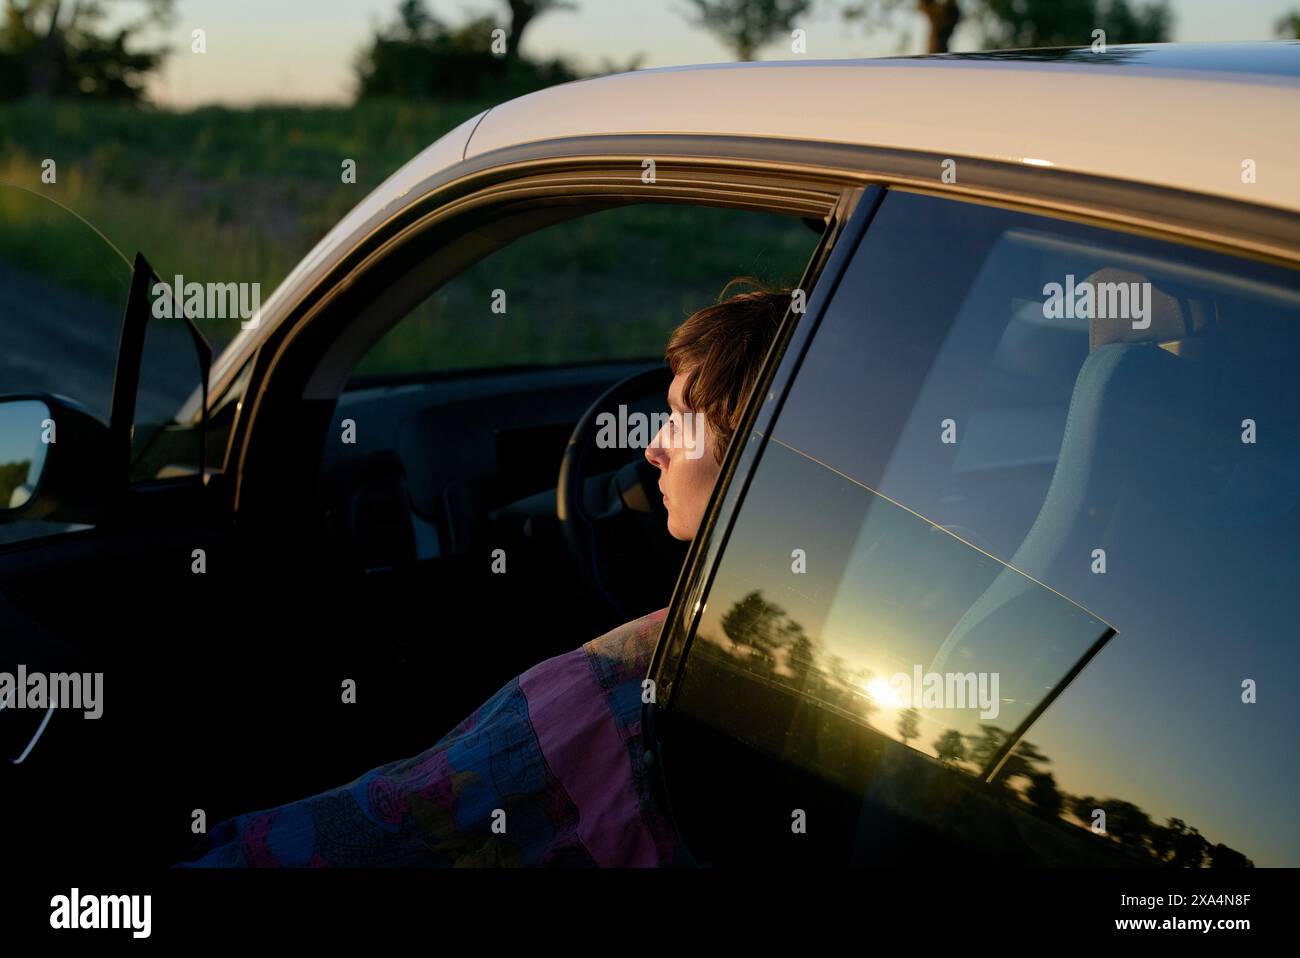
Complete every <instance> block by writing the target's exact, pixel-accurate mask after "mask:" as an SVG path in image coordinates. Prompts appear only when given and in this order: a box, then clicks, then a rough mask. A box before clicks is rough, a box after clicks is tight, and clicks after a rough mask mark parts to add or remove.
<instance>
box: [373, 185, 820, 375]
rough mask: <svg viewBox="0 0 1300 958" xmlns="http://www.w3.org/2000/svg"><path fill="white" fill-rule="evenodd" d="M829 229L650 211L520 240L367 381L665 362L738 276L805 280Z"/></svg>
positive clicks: (426, 313)
mask: <svg viewBox="0 0 1300 958" xmlns="http://www.w3.org/2000/svg"><path fill="white" fill-rule="evenodd" d="M817 226H818V229H816V230H813V229H809V226H808V224H807V223H806V222H805V221H804V220H801V219H799V218H798V217H793V216H789V215H778V214H774V213H767V212H757V211H751V210H737V209H726V208H716V207H704V206H688V205H677V204H640V205H635V206H625V207H617V208H615V209H609V210H603V211H600V212H596V213H591V214H589V215H586V216H581V217H578V218H576V219H573V220H568V221H566V222H563V223H559V224H556V225H553V226H550V227H547V228H545V229H542V230H540V231H538V232H535V233H531V234H528V235H525V236H523V237H520V238H519V239H517V240H515V241H514V242H513V243H511V244H510V245H509V246H507V247H505V248H503V249H501V250H498V251H496V252H494V253H493V254H491V255H490V256H487V257H485V258H484V259H482V260H480V261H479V262H478V263H476V264H474V265H473V266H471V267H470V268H469V269H467V270H465V271H464V272H463V273H461V274H459V275H458V276H456V277H455V278H454V279H452V280H451V281H450V282H448V283H446V284H444V285H443V286H442V287H441V288H439V289H438V290H437V291H436V292H435V293H433V294H432V295H431V296H430V297H429V298H428V299H427V300H425V301H424V302H423V303H422V304H421V305H420V306H419V307H417V308H416V309H415V310H413V311H412V312H411V313H409V314H408V315H407V316H406V317H404V318H403V319H402V320H401V321H399V322H398V323H397V325H395V326H394V327H393V328H392V329H391V330H389V332H388V333H387V334H386V335H385V336H384V337H383V338H382V339H381V340H380V341H379V342H378V343H376V345H375V346H374V347H372V349H371V350H370V351H369V353H368V354H367V355H366V356H365V357H364V358H363V359H362V360H361V362H360V363H359V364H358V365H357V367H356V368H355V370H354V371H353V376H354V378H355V379H361V378H367V379H372V378H374V377H376V376H379V377H385V376H394V375H405V374H421V373H437V372H445V371H451V370H465V369H474V368H499V367H503V366H528V365H546V366H558V365H566V364H575V363H582V362H602V361H605V362H607V361H618V360H629V359H657V358H662V356H663V351H664V346H665V344H666V342H667V338H668V333H669V332H670V331H671V330H672V329H673V328H674V327H675V326H676V325H677V324H679V323H680V322H681V321H682V320H683V319H685V318H686V317H687V316H688V315H689V314H690V313H691V312H693V311H695V310H697V309H699V308H700V307H701V306H702V305H707V304H708V303H711V302H713V301H714V299H715V298H716V297H717V295H718V292H719V290H720V289H721V287H722V284H723V283H725V282H726V280H727V279H729V278H731V277H732V276H734V275H737V274H738V273H755V274H757V275H759V276H761V277H762V278H764V279H767V280H769V281H771V282H782V281H784V282H787V283H789V284H790V285H795V284H797V282H798V280H799V277H800V275H801V273H802V272H803V269H804V267H805V266H806V265H807V262H808V256H809V252H810V250H811V249H812V248H813V246H814V245H815V244H816V241H817V237H818V233H819V232H820V227H821V221H820V220H818V221H817Z"/></svg>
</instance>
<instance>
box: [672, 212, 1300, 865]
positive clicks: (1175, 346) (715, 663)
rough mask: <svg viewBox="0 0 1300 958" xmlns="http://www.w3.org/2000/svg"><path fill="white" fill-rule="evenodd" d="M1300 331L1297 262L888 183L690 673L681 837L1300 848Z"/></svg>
mask: <svg viewBox="0 0 1300 958" xmlns="http://www.w3.org/2000/svg"><path fill="white" fill-rule="evenodd" d="M1297 357H1300V281H1298V280H1297V274H1296V272H1295V271H1292V270H1288V269H1284V268H1280V267H1275V266H1269V265H1265V264H1262V263H1258V262H1253V261H1248V260H1245V259H1239V258H1234V257H1230V256H1227V255H1223V254H1219V253H1213V252H1209V251H1205V250H1200V249H1192V248H1188V247H1183V246H1179V245H1174V244H1170V243H1167V242H1162V241H1159V240H1157V239H1153V238H1148V237H1142V236H1137V235H1131V234H1127V233H1119V232H1112V231H1107V230H1103V229H1101V228H1098V227H1093V226H1085V225H1081V224H1077V223H1072V222H1066V221H1061V220H1055V219H1050V218H1045V217H1042V216H1036V215H1030V214H1028V213H1023V212H1016V211H1012V210H1006V209H999V208H995V207H992V206H984V205H976V204H971V203H963V202H956V201H953V200H949V199H940V198H936V197H932V196H927V195H921V194H911V193H901V192H891V193H890V194H888V195H887V196H886V197H885V199H884V201H883V203H882V205H881V208H880V209H879V211H878V212H877V214H876V217H875V219H874V221H873V222H872V224H871V226H870V228H869V229H868V231H867V233H866V235H865V238H864V239H863V241H862V243H861V245H860V247H859V249H858V251H857V252H856V254H855V256H854V259H853V261H852V262H851V264H850V266H849V268H848V271H847V272H846V274H845V277H844V279H843V280H842V281H841V283H840V286H839V288H838V290H837V291H836V294H835V297H834V299H833V300H832V301H831V303H830V304H829V306H828V309H827V312H826V314H825V316H824V317H823V320H822V322H821V325H820V328H819V329H818V330H817V332H816V335H815V338H814V339H813V341H812V344H811V346H810V349H809V351H808V354H807V355H806V357H805V359H804V361H803V363H802V365H801V367H800V368H799V371H798V373H797V376H796V378H795V380H794V382H793V383H792V385H791V388H790V392H789V394H788V396H787V397H786V400H785V402H784V405H783V406H782V408H781V411H780V414H779V416H778V418H777V419H776V421H775V425H774V426H773V427H772V430H771V435H769V436H764V437H756V438H757V439H762V440H764V441H765V444H764V445H763V447H762V451H761V454H760V458H759V461H758V465H757V467H756V469H755V471H754V473H753V475H752V477H751V479H750V483H749V486H748V488H747V490H746V492H745V493H744V499H743V501H742V502H741V505H740V507H739V510H738V512H737V515H736V520H735V523H734V525H733V527H732V528H731V530H730V533H729V536H728V538H727V540H726V544H725V546H724V548H723V551H722V553H721V558H720V560H719V562H718V564H717V567H716V568H715V570H714V572H713V575H714V578H713V581H712V584H711V585H710V587H709V591H708V593H707V596H706V598H705V604H704V607H703V610H702V612H701V613H700V616H699V621H698V623H697V626H696V630H695V633H694V638H693V640H692V641H691V643H690V644H689V646H688V652H687V653H686V656H685V659H684V661H682V662H678V663H675V664H674V665H673V666H672V667H673V668H679V669H680V671H679V672H677V673H676V674H677V676H678V678H677V681H676V682H675V688H674V689H673V691H672V694H671V697H670V700H669V702H668V703H667V707H666V711H665V714H664V715H663V721H664V727H665V729H667V730H668V731H667V732H666V733H665V736H664V756H665V757H664V763H663V767H664V775H665V782H666V785H667V790H668V795H669V797H670V799H671V801H672V805H673V808H674V810H675V813H676V814H677V817H678V823H679V827H680V828H681V829H682V834H683V837H684V839H685V840H686V842H687V845H688V847H691V848H692V851H693V852H695V853H696V854H697V855H698V856H700V857H702V858H705V859H706V860H718V861H722V860H733V859H736V860H744V859H757V860H767V861H771V860H773V859H780V858H782V857H786V856H789V857H794V858H805V857H813V858H817V859H829V860H836V861H844V862H854V863H875V862H886V861H903V860H909V861H916V860H918V856H921V857H926V856H928V858H927V860H946V859H952V860H954V861H956V860H961V861H963V862H966V863H968V864H969V863H970V862H972V861H976V860H981V861H985V862H1000V863H1006V864H1043V865H1174V866H1215V867H1232V866H1241V865H1245V864H1247V863H1251V862H1253V863H1254V864H1258V865H1292V866H1293V865H1296V864H1300V825H1297V823H1296V821H1295V817H1294V815H1293V814H1292V806H1293V804H1294V795H1295V794H1296V793H1297V788H1298V786H1300V767H1298V766H1297V764H1296V763H1295V762H1294V761H1291V760H1290V758H1289V756H1290V755H1291V753H1292V751H1293V750H1294V746H1295V743H1296V741H1297V740H1300V708H1297V706H1296V704H1295V700H1294V698H1293V697H1291V696H1290V695H1289V694H1288V692H1287V691H1286V690H1285V689H1283V688H1280V687H1279V682H1280V681H1282V678H1281V677H1283V676H1290V675H1294V674H1296V673H1297V671H1298V670H1300V647H1298V646H1297V643H1296V641H1295V635H1294V633H1295V628H1294V623H1295V621H1296V619H1297V616H1300V598H1297V592H1296V589H1295V583H1296V581H1297V574H1298V573H1300V508H1298V504H1300V368H1297V362H1298V361H1300V360H1298V359H1297ZM722 809H725V814H723V813H722V811H721V810H722Z"/></svg>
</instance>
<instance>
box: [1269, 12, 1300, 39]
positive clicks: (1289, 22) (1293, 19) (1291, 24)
mask: <svg viewBox="0 0 1300 958" xmlns="http://www.w3.org/2000/svg"><path fill="white" fill-rule="evenodd" d="M1273 33H1274V34H1276V35H1277V38H1278V39H1279V40H1300V10H1292V11H1291V12H1290V13H1284V14H1283V15H1282V16H1280V17H1278V18H1277V22H1276V23H1275V24H1273Z"/></svg>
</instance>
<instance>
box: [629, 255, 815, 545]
mask: <svg viewBox="0 0 1300 958" xmlns="http://www.w3.org/2000/svg"><path fill="white" fill-rule="evenodd" d="M737 284H743V285H746V286H750V287H753V289H752V291H750V292H744V293H736V294H735V295H733V296H731V297H730V298H725V297H726V296H727V291H728V290H730V289H731V287H733V286H735V285H737ZM791 292H792V290H791V288H789V287H779V288H777V287H771V286H768V285H766V284H765V283H763V282H762V281H760V280H758V279H756V278H754V277H752V276H743V277H736V278H735V279H733V280H731V281H730V282H729V283H727V285H726V286H724V287H723V289H722V292H721V294H719V297H718V302H716V303H715V304H714V305H712V306H707V307H705V308H704V309H701V310H699V311H698V312H696V313H693V314H692V315H691V316H690V317H689V318H688V319H687V320H686V321H685V322H684V323H682V324H681V325H680V326H678V327H677V329H676V330H674V332H673V335H672V337H671V338H670V339H669V341H668V349H667V360H668V365H669V366H670V367H671V368H672V371H673V381H672V385H671V386H670V387H669V390H668V405H669V408H670V410H671V414H670V416H669V419H668V421H667V422H666V423H665V424H664V427H663V428H662V429H661V430H660V431H659V432H658V433H657V434H656V435H655V437H654V439H653V441H651V443H650V445H649V446H648V447H647V448H646V453H645V455H646V458H647V459H648V460H650V462H651V463H653V464H654V465H655V466H656V467H658V469H659V489H660V491H661V492H662V493H663V494H664V505H665V506H666V507H667V509H668V531H669V533H670V534H671V535H672V536H673V537H675V538H677V539H690V538H693V537H694V535H695V533H696V531H697V530H698V529H699V527H700V519H701V518H702V517H703V515H704V507H705V506H706V505H708V502H709V495H710V493H711V492H712V491H713V484H714V482H715V481H716V480H717V478H718V473H719V471H720V469H721V465H722V457H723V455H724V454H725V453H726V451H727V447H728V445H730V443H731V440H732V438H733V437H734V436H735V433H736V428H737V426H738V425H739V423H740V416H741V412H742V410H743V409H744V405H745V400H746V399H747V398H748V396H749V393H750V391H751V390H752V389H753V388H754V383H755V382H756V381H757V379H758V373H759V369H760V368H761V366H762V364H763V358H764V357H765V356H766V355H767V351H768V348H769V347H770V346H771V345H772V341H773V340H774V339H775V338H776V331H777V329H778V328H779V327H780V325H781V320H782V318H783V317H784V316H785V313H786V310H787V309H788V308H789V306H790V295H791ZM701 423H702V424H703V427H704V428H695V427H696V426H697V424H701ZM701 446H702V448H701Z"/></svg>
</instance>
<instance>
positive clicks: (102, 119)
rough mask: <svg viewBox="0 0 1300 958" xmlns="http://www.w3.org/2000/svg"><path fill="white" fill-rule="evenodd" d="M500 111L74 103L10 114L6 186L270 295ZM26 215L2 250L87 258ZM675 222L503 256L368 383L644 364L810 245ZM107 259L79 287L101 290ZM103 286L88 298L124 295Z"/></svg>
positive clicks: (641, 212) (682, 218) (628, 222)
mask: <svg viewBox="0 0 1300 958" xmlns="http://www.w3.org/2000/svg"><path fill="white" fill-rule="evenodd" d="M490 105H491V104H490V103H486V102H483V103H478V102H462V103H457V104H454V105H441V106H440V105H434V104H427V105H420V104H407V103H367V104H365V105H364V106H354V107H338V108H325V107H310V108H308V107H301V108H295V107H262V108H252V109H227V108H203V109H199V110H194V111H190V112H183V113H181V112H170V111H163V110H152V109H140V108H132V107H126V106H108V105H98V104H88V103H75V102H67V103H56V104H53V105H49V104H37V103H16V104H14V103H11V104H0V183H10V184H15V185H18V186H23V187H26V188H28V189H31V190H33V191H35V192H37V193H40V194H42V195H46V196H49V197H51V198H53V199H55V200H57V201H59V202H60V203H62V204H64V205H66V206H67V207H69V208H71V209H72V210H75V211H76V212H77V213H79V214H81V215H82V216H83V217H85V218H86V219H87V220H89V221H90V222H91V223H93V224H94V225H95V226H97V227H98V228H99V229H100V230H101V231H102V232H103V233H104V234H105V235H106V236H107V237H108V238H109V239H111V240H112V241H113V242H114V243H115V244H116V245H117V246H118V248H119V249H120V250H121V251H122V253H123V254H124V255H125V256H126V257H127V258H128V259H129V258H131V257H132V255H133V254H134V253H135V252H136V251H137V250H140V251H142V252H144V253H145V255H146V256H147V257H148V258H149V260H150V262H151V263H152V264H153V266H154V268H155V269H156V270H157V271H158V273H159V275H161V276H162V277H163V278H164V279H168V280H170V279H171V277H173V276H174V275H175V274H176V273H180V274H182V275H184V277H185V278H186V280H187V281H198V282H201V283H206V282H223V283H224V282H232V281H233V282H248V283H252V282H257V283H260V284H261V290H262V300H263V301H265V300H266V299H267V298H268V297H269V296H270V294H271V292H272V291H273V290H274V288H275V287H276V285H277V284H278V283H279V282H280V281H281V280H282V279H283V278H284V277H285V275H286V274H287V273H288V272H289V270H290V269H291V268H292V267H293V266H294V265H295V264H296V263H297V262H298V260H299V259H301V257H302V256H303V255H305V254H306V253H307V252H308V251H309V250H310V249H311V247H312V246H313V245H314V244H315V243H316V241H317V240H319V239H320V237H321V236H323V235H324V234H325V233H326V232H327V231H328V230H329V228H330V227H331V226H333V225H334V223H336V222H337V221H338V220H339V218H340V217H342V216H343V215H344V214H345V213H346V212H347V211H348V210H349V209H351V208H352V207H353V206H355V205H356V204H357V203H358V202H359V201H360V200H361V199H362V198H363V197H364V196H366V194H367V193H369V192H370V191H371V190H372V189H373V188H374V187H375V186H377V185H378V184H379V183H381V182H382V181H383V180H384V179H385V178H387V177H388V176H389V175H390V174H391V173H393V172H394V171H395V170H396V169H398V168H399V167H400V166H401V165H402V164H404V163H405V162H406V161H407V160H409V159H410V158H411V157H413V156H415V155H416V154H417V153H418V152H420V151H421V150H422V149H424V148H425V147H426V146H428V145H429V144H430V143H432V142H433V141H435V140H436V139H438V137H440V136H441V135H442V134H444V133H445V132H447V131H448V130H450V129H452V128H454V127H455V126H457V125H458V124H460V123H461V122H463V121H464V120H466V119H468V118H469V117H472V116H474V115H475V114H477V113H479V112H481V111H482V110H484V109H486V108H487V107H488V106H490ZM46 158H50V159H53V160H55V162H56V163H57V174H58V178H57V182H56V183H55V184H43V183H42V182H41V163H42V161H43V160H45V159H46ZM345 159H352V160H355V161H356V170H357V182H356V184H355V185H349V184H344V183H343V182H342V178H341V172H342V163H343V161H344V160H345ZM33 203H34V204H35V205H36V206H40V205H42V204H40V203H39V201H38V200H31V199H30V198H28V199H26V200H24V199H21V198H20V199H19V201H17V202H11V203H10V204H9V207H14V206H16V207H17V208H18V211H17V212H15V211H14V210H13V209H7V208H6V205H5V204H3V203H0V256H4V257H6V258H8V259H11V260H16V261H18V262H19V263H20V264H21V265H23V266H25V267H29V268H35V269H36V270H37V271H38V272H40V271H44V272H49V273H58V274H60V276H66V275H67V274H68V273H69V271H70V269H71V267H70V265H69V264H70V261H71V260H76V259H77V257H78V255H79V252H78V251H81V250H85V249H87V248H88V246H89V244H87V242H86V240H87V238H88V234H86V232H85V230H84V227H81V226H79V225H78V224H75V221H73V220H72V219H71V218H69V217H66V215H64V216H52V217H44V218H43V219H42V218H41V217H27V216H26V215H25V214H24V212H23V211H24V210H27V209H30V208H31V206H32V204H33ZM675 210H676V212H674V211H672V209H670V208H667V207H633V208H628V209H624V210H618V211H611V212H609V213H606V214H598V215H596V216H593V217H589V218H587V219H586V220H585V221H581V222H580V223H579V224H578V225H573V224H568V225H565V226H563V227H561V228H558V229H555V230H552V231H548V232H547V234H546V238H545V239H542V238H541V234H539V236H538V238H537V241H532V242H526V241H520V242H519V243H517V244H515V246H512V247H509V248H507V249H506V250H502V251H500V252H499V253H497V254H494V256H493V257H491V258H490V259H489V260H487V261H484V263H482V264H479V266H478V267H476V268H475V271H473V273H472V274H467V276H466V277H465V278H464V279H460V278H458V279H460V282H459V283H458V282H457V281H453V283H452V284H449V287H448V288H447V291H446V293H445V294H443V295H441V297H440V298H439V297H435V298H433V299H431V300H430V301H429V302H428V303H426V305H425V307H422V308H421V310H419V311H417V314H418V315H413V316H412V318H411V321H410V322H408V323H404V324H401V325H399V326H398V327H397V328H395V329H394V330H393V332H392V333H390V335H389V337H388V338H386V339H385V341H384V342H383V343H381V344H380V346H379V347H377V349H376V351H375V355H374V356H373V357H372V358H371V359H370V361H368V362H367V363H365V364H363V371H367V372H385V371H391V372H399V371H413V370H421V369H447V368H464V367H465V366H468V365H479V364H487V365H499V364H505V363H504V360H506V359H509V358H514V359H516V360H518V361H522V362H534V361H541V362H556V361H568V360H575V361H576V360H579V359H587V358H592V359H595V358H602V357H603V356H612V355H630V354H642V353H644V352H645V351H646V350H647V349H649V347H650V344H654V349H653V350H651V351H652V352H657V351H660V350H662V335H663V330H665V329H668V328H671V325H672V324H673V323H675V322H679V321H680V320H681V319H682V318H683V317H684V316H685V315H686V314H687V313H689V312H690V311H691V310H693V309H698V308H700V307H702V306H705V305H708V304H709V303H711V302H713V300H714V297H715V296H716V294H717V293H718V291H719V290H720V289H721V287H722V285H723V283H725V281H726V280H727V279H729V278H730V277H731V276H732V275H735V274H738V273H742V272H749V271H756V272H759V273H760V274H761V275H763V276H764V277H765V278H769V279H772V280H776V281H780V280H785V281H788V282H794V281H796V280H797V279H798V276H799V271H800V269H801V268H802V266H803V264H804V263H805V262H806V260H807V256H808V253H809V251H810V250H811V247H812V244H813V243H814V241H815V239H816V237H815V235H814V234H813V233H812V231H810V230H807V229H806V228H804V227H803V226H802V225H801V224H799V223H798V222H797V221H792V220H788V219H787V220H781V221H777V220H776V219H775V218H773V217H766V216H761V215H757V214H743V213H737V212H736V211H725V210H714V211H709V210H704V211H699V210H696V211H693V212H694V215H685V214H686V213H687V212H691V211H688V210H686V208H681V207H677V208H675ZM60 231H62V235H60ZM527 239H528V238H525V240H527ZM102 260H103V258H102V257H99V258H98V261H97V262H95V263H94V264H93V267H92V265H87V266H86V267H84V268H83V269H82V270H81V271H80V273H79V274H78V277H77V278H76V279H75V280H74V282H77V283H80V284H84V285H91V286H94V285H95V284H96V283H98V282H100V279H99V277H100V275H101V274H102V272H103V268H102V266H101V263H102ZM104 285H105V286H106V288H104V289H95V290H94V291H95V292H99V293H104V294H108V293H112V292H114V290H115V289H116V288H117V284H116V283H115V282H111V283H106V284H104ZM496 287H507V288H509V290H510V291H511V293H512V310H511V311H512V313H513V315H512V316H511V317H510V318H509V321H506V320H505V319H504V318H503V317H494V316H493V315H492V314H491V313H490V311H489V309H488V297H489V294H490V292H491V290H492V289H493V288H496ZM575 303H576V304H577V305H576V306H575ZM525 304H526V308H525ZM516 305H517V306H518V308H515V306H516ZM552 313H554V315H552ZM604 319H608V320H609V321H610V322H609V323H608V324H605V323H604V322H602V320H604ZM593 324H594V325H593ZM204 331H205V332H206V333H207V335H208V336H209V338H210V339H211V340H212V342H213V345H214V346H215V347H217V348H218V349H220V347H221V346H222V345H224V343H226V342H228V341H229V339H230V338H231V337H233V335H234V334H235V333H236V332H237V331H238V322H237V321H236V320H217V321H208V322H207V323H205V324H204Z"/></svg>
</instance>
